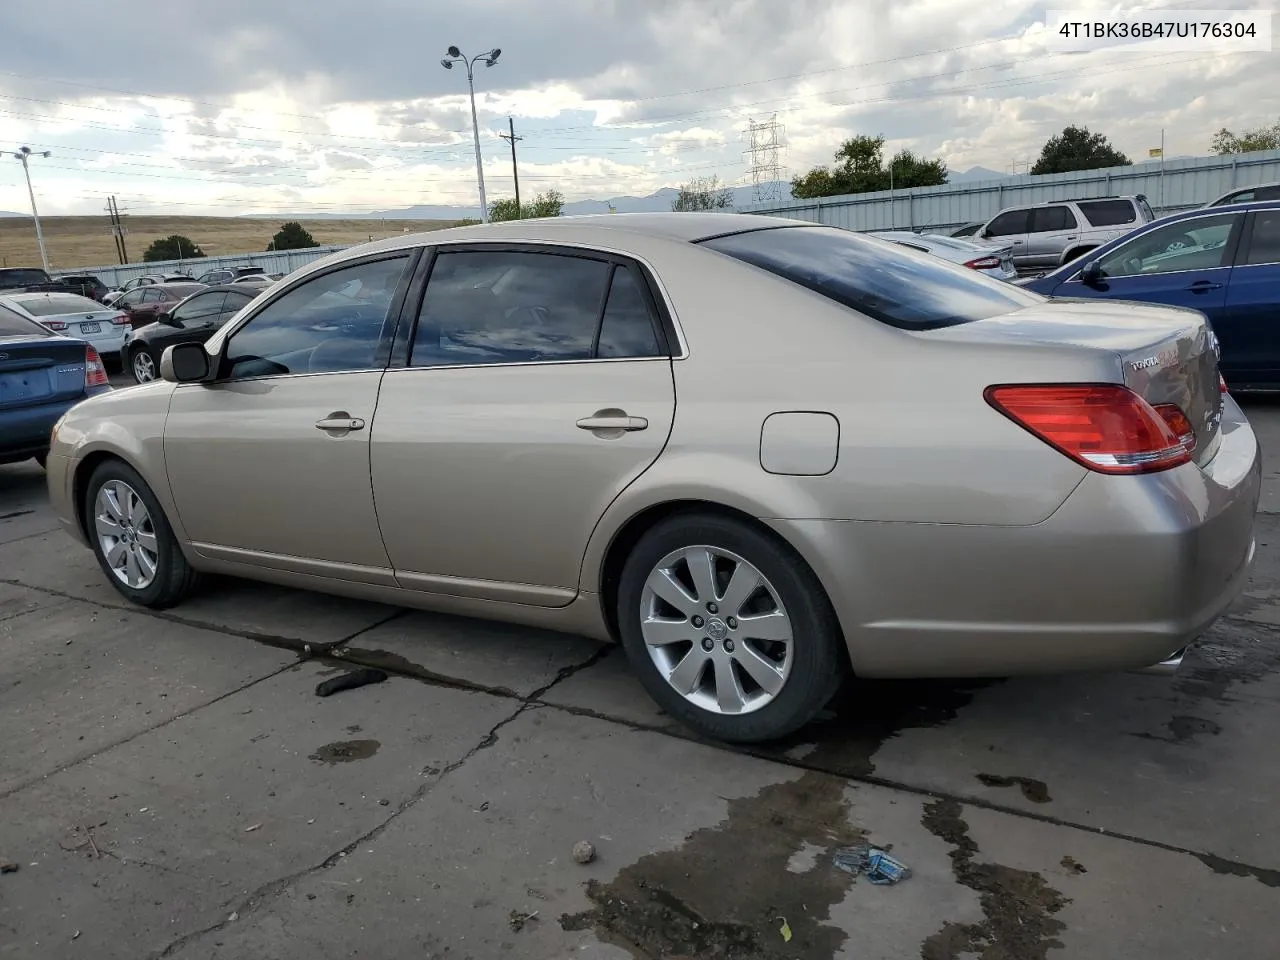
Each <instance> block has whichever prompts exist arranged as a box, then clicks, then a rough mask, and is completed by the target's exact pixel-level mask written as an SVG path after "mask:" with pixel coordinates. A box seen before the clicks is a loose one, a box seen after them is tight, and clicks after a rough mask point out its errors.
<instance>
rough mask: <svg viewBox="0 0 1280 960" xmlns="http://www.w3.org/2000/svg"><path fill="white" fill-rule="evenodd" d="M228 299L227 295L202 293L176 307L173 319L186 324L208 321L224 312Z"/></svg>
mask: <svg viewBox="0 0 1280 960" xmlns="http://www.w3.org/2000/svg"><path fill="white" fill-rule="evenodd" d="M226 299H227V295H226V294H225V293H221V292H219V293H202V294H200V295H199V296H195V297H192V298H191V299H190V300H188V301H187V302H186V303H183V304H180V305H179V306H177V307H175V308H174V309H173V317H174V319H177V320H181V321H183V322H184V323H185V322H188V321H191V320H208V319H209V318H210V317H212V316H215V315H217V314H219V313H221V312H222V305H223V303H224V302H225V301H226Z"/></svg>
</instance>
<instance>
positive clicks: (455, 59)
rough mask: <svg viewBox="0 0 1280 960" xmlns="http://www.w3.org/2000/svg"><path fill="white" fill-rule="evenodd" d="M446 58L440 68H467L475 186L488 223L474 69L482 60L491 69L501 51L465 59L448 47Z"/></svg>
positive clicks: (458, 52)
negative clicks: (461, 66) (458, 65)
mask: <svg viewBox="0 0 1280 960" xmlns="http://www.w3.org/2000/svg"><path fill="white" fill-rule="evenodd" d="M448 54H449V55H448V56H447V57H445V58H444V59H443V60H441V61H440V66H442V67H444V68H445V69H446V70H452V69H453V65H454V64H455V63H462V64H463V65H464V66H465V67H466V68H467V91H468V93H469V94H470V95H471V135H472V137H473V138H474V140H475V146H476V184H477V185H478V186H479V188H480V220H481V222H483V223H488V222H489V202H488V200H487V199H486V198H485V195H484V162H483V160H482V159H481V157H480V121H479V120H478V119H477V118H476V84H475V73H474V67H475V65H476V62H477V61H480V60H483V61H484V65H485V66H486V67H492V66H493V65H494V64H495V63H497V62H498V57H499V56H501V54H502V50H501V49H499V48H498V47H494V48H493V49H492V50H490V51H489V52H488V53H481V54H477V55H476V56H474V57H471V58H468V57H466V56H465V55H464V54H463V53H462V51H460V50H459V49H458V48H457V47H450V48H449V50H448Z"/></svg>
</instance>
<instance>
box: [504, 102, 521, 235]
mask: <svg viewBox="0 0 1280 960" xmlns="http://www.w3.org/2000/svg"><path fill="white" fill-rule="evenodd" d="M507 129H508V130H510V131H511V132H510V133H500V134H498V136H500V137H501V138H502V139H503V140H508V141H510V143H511V178H512V179H513V180H514V181H515V182H516V216H517V217H518V216H520V170H519V168H518V167H517V166H516V141H517V140H523V139H524V137H517V136H516V122H515V121H514V120H512V119H511V118H510V117H507Z"/></svg>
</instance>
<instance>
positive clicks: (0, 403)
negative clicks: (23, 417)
mask: <svg viewBox="0 0 1280 960" xmlns="http://www.w3.org/2000/svg"><path fill="white" fill-rule="evenodd" d="M84 364H85V345H84V344H83V343H81V342H79V341H77V340H71V339H68V338H67V337H55V336H47V337H41V336H38V335H37V336H19V337H13V336H10V337H5V336H0V409H8V408H11V407H22V406H30V405H34V404H38V403H47V402H49V401H51V400H63V399H70V398H72V397H77V396H79V395H81V394H82V393H84Z"/></svg>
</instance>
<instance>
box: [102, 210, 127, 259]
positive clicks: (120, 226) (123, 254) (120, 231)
mask: <svg viewBox="0 0 1280 960" xmlns="http://www.w3.org/2000/svg"><path fill="white" fill-rule="evenodd" d="M107 202H108V203H110V204H111V215H112V217H114V218H115V223H116V231H117V233H116V235H117V236H118V237H119V238H120V262H121V263H128V262H129V250H128V248H126V247H125V245H124V221H123V220H121V219H120V204H118V203H116V198H115V197H112V198H111V199H110V200H108V201H107Z"/></svg>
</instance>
